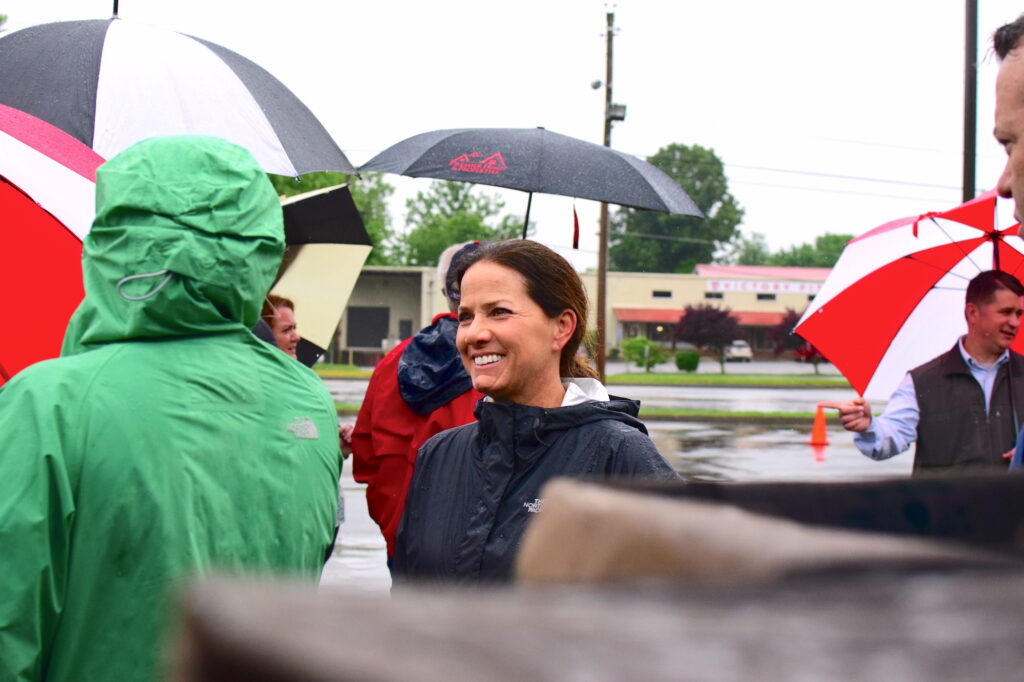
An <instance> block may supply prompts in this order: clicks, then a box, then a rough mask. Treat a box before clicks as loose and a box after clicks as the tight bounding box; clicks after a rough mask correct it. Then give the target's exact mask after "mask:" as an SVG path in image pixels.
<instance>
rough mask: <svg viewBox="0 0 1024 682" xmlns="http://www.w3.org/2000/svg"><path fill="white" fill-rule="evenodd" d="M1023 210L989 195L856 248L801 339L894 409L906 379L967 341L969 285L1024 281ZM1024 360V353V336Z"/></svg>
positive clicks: (861, 240)
mask: <svg viewBox="0 0 1024 682" xmlns="http://www.w3.org/2000/svg"><path fill="white" fill-rule="evenodd" d="M1017 230H1018V225H1017V223H1016V222H1015V221H1014V220H1013V202H1012V201H1010V200H1003V199H999V198H998V197H997V196H996V194H995V192H988V193H987V194H984V195H982V196H980V197H978V198H976V199H973V200H972V201H969V202H967V203H965V204H963V205H961V206H957V207H956V208H953V209H951V210H948V211H944V212H941V213H926V214H924V215H920V216H914V217H910V218H901V219H900V220H894V221H892V222H890V223H886V224H885V225H882V226H880V227H876V228H875V229H873V230H871V231H869V232H866V233H865V234H863V235H861V236H860V237H857V238H856V239H853V240H851V241H850V243H849V244H847V246H846V248H845V249H844V250H843V253H842V255H841V256H840V258H839V260H838V262H836V265H835V267H834V268H833V269H832V273H831V274H830V275H829V276H828V279H826V280H825V283H824V284H823V285H822V287H821V291H820V292H819V293H818V294H817V296H815V298H814V301H812V302H811V304H810V305H809V306H808V308H807V310H806V311H805V312H804V314H803V317H802V318H801V319H800V322H799V323H797V326H796V327H795V328H794V332H795V333H796V334H799V335H800V336H801V337H802V338H803V339H805V340H806V341H807V342H808V343H810V344H812V345H814V346H815V347H817V348H818V349H819V350H820V351H821V352H822V354H823V355H824V356H825V357H826V358H828V360H829V361H830V362H831V363H832V364H833V365H835V366H836V368H837V369H839V371H841V372H842V373H843V375H844V376H845V377H846V378H847V379H848V380H849V382H850V384H851V385H852V386H853V388H854V389H856V391H857V392H858V393H860V394H861V395H863V396H865V397H867V398H872V399H887V398H888V397H889V396H890V395H891V393H892V391H893V390H895V388H896V386H897V385H898V384H899V382H900V379H902V377H903V375H904V374H905V373H906V372H907V371H909V370H911V369H913V368H914V367H916V366H918V365H920V364H921V363H923V362H926V361H928V360H930V359H931V358H933V357H935V356H937V355H939V354H940V353H943V352H945V351H947V350H949V349H950V348H952V347H953V344H954V343H955V342H956V340H957V338H959V337H960V336H961V335H962V334H965V333H966V332H967V322H966V320H965V319H964V294H965V291H966V289H967V283H968V282H969V281H970V280H971V279H972V278H973V277H974V276H975V275H977V274H978V273H979V272H982V271H984V270H1004V271H1006V272H1009V273H1010V274H1012V275H1014V276H1016V277H1018V278H1021V277H1024V241H1022V240H1021V238H1020V237H1018V236H1017ZM1014 350H1017V351H1021V350H1024V334H1022V335H1020V336H1018V337H1017V340H1016V341H1015V342H1014Z"/></svg>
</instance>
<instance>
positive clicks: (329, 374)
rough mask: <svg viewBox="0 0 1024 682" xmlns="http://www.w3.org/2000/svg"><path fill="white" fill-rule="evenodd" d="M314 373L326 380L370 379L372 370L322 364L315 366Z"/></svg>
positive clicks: (352, 366)
mask: <svg viewBox="0 0 1024 682" xmlns="http://www.w3.org/2000/svg"><path fill="white" fill-rule="evenodd" d="M313 371H314V372H316V373H317V375H319V376H320V377H321V378H324V379H369V378H370V375H371V374H373V370H372V369H360V368H359V367H356V366H355V365H334V364H331V363H329V362H320V363H317V364H315V365H313Z"/></svg>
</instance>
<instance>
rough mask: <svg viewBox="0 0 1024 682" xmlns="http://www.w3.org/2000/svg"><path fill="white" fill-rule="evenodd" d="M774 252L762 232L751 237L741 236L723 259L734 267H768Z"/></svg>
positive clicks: (754, 233) (753, 233)
mask: <svg viewBox="0 0 1024 682" xmlns="http://www.w3.org/2000/svg"><path fill="white" fill-rule="evenodd" d="M771 257H772V252H771V248H769V246H768V240H767V239H766V238H765V236H764V235H763V234H761V233H760V232H751V233H750V236H749V237H745V236H743V235H740V236H739V237H738V238H737V240H736V241H735V242H734V243H733V245H732V246H731V247H730V249H729V250H728V252H727V253H726V257H725V258H724V259H723V260H724V261H725V262H726V263H731V264H734V265H768V263H769V261H770V260H771Z"/></svg>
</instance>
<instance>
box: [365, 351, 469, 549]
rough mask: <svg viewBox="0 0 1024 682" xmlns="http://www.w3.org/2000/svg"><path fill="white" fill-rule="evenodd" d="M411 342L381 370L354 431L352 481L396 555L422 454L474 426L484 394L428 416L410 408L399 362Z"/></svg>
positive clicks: (463, 397)
mask: <svg viewBox="0 0 1024 682" xmlns="http://www.w3.org/2000/svg"><path fill="white" fill-rule="evenodd" d="M408 343H409V341H408V340H407V341H405V342H403V343H402V344H400V345H398V346H397V347H395V348H394V349H392V350H391V352H389V353H388V354H387V355H385V356H384V358H383V359H382V360H381V361H380V362H379V363H378V364H377V367H376V369H374V371H373V375H372V376H371V377H370V383H369V385H368V386H367V388H366V395H365V396H364V398H363V404H362V406H361V407H360V408H359V415H358V416H357V417H356V425H355V428H354V429H353V431H352V462H353V463H352V476H353V477H354V478H355V480H357V481H359V482H360V483H365V484H366V504H367V507H368V509H369V512H370V518H372V519H373V520H374V521H375V522H376V523H377V525H378V526H379V527H380V529H381V533H382V534H383V535H384V539H385V540H386V541H387V545H388V556H391V554H392V553H393V552H394V542H395V531H396V530H397V529H398V522H399V520H400V519H401V518H402V510H403V508H404V507H405V495H406V491H407V490H408V488H409V481H410V480H412V472H413V467H414V466H415V463H416V453H417V452H418V451H419V448H420V446H421V445H423V443H425V442H426V441H427V439H429V438H430V437H431V436H433V435H434V434H435V433H438V432H440V431H444V430H445V429H450V428H453V427H455V426H461V425H462V424H467V423H469V422H471V421H473V419H474V417H473V408H474V407H475V406H476V402H477V400H479V399H480V398H481V397H482V394H481V393H478V392H477V391H475V390H473V389H470V390H468V391H466V392H465V393H463V394H461V395H459V396H458V397H456V398H455V399H454V400H452V401H451V402H449V403H448V404H446V405H443V406H441V407H439V408H438V409H436V410H434V411H433V412H432V413H430V414H429V415H426V416H422V415H418V414H416V413H415V412H413V411H412V410H410V409H409V407H408V406H407V405H406V404H405V401H404V400H403V399H402V395H401V393H400V392H399V389H398V360H399V358H400V357H401V356H402V351H404V350H405V347H406V346H407V345H408Z"/></svg>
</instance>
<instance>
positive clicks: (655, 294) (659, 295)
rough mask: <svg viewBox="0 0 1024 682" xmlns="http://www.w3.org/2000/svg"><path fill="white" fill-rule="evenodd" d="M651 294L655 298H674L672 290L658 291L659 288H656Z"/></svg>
mask: <svg viewBox="0 0 1024 682" xmlns="http://www.w3.org/2000/svg"><path fill="white" fill-rule="evenodd" d="M651 296H653V297H654V298H672V292H671V291H658V290H657V289H655V290H654V291H652V292H651Z"/></svg>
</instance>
